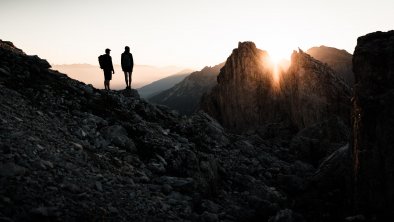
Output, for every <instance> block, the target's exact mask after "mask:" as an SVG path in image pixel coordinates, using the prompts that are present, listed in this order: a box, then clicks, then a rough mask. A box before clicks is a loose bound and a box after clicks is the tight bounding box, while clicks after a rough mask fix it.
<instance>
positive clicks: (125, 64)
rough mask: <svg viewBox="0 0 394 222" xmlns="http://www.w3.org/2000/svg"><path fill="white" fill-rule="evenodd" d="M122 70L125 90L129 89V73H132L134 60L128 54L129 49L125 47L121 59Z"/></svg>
mask: <svg viewBox="0 0 394 222" xmlns="http://www.w3.org/2000/svg"><path fill="white" fill-rule="evenodd" d="M121 63H122V70H123V72H124V80H125V82H126V89H131V87H130V86H131V73H132V72H133V67H134V60H133V55H132V54H131V53H130V48H129V47H128V46H126V47H125V48H124V52H123V53H122V57H121Z"/></svg>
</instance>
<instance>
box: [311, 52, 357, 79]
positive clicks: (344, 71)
mask: <svg viewBox="0 0 394 222" xmlns="http://www.w3.org/2000/svg"><path fill="white" fill-rule="evenodd" d="M306 53H308V54H309V55H311V56H312V57H313V58H315V59H317V60H319V61H321V62H323V63H326V64H327V65H328V66H330V67H331V68H332V69H333V70H334V71H335V72H336V74H337V76H338V77H340V78H341V79H343V80H344V81H345V83H346V84H347V85H348V86H350V87H352V86H353V84H354V74H353V70H352V59H353V55H352V54H350V53H349V52H347V51H346V50H343V49H342V50H340V49H337V48H334V47H327V46H324V45H322V46H319V47H312V48H310V49H308V50H307V51H306Z"/></svg>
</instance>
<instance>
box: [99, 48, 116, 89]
mask: <svg viewBox="0 0 394 222" xmlns="http://www.w3.org/2000/svg"><path fill="white" fill-rule="evenodd" d="M110 51H111V49H106V50H105V54H104V55H101V56H99V57H98V59H99V64H100V68H101V69H102V70H103V71H104V87H105V89H106V90H110V88H109V81H111V79H112V74H115V71H114V66H113V65H112V58H111V56H110V55H109V53H110Z"/></svg>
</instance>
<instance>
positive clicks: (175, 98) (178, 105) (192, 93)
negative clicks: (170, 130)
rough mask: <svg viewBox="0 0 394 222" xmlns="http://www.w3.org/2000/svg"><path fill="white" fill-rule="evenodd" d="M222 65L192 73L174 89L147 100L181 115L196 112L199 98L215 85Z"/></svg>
mask: <svg viewBox="0 0 394 222" xmlns="http://www.w3.org/2000/svg"><path fill="white" fill-rule="evenodd" d="M223 65H224V63H221V64H218V65H216V66H213V67H208V66H207V67H205V68H203V69H202V70H201V71H197V72H193V73H192V74H190V75H189V76H187V77H186V78H185V79H184V80H182V81H181V82H180V83H178V84H176V85H175V86H174V87H172V88H170V89H168V90H165V91H163V92H161V93H159V94H157V95H155V96H152V97H151V98H149V101H150V102H152V103H155V104H161V105H166V106H168V107H170V108H172V109H174V110H177V111H178V112H179V113H181V114H186V115H190V114H192V113H194V112H195V111H197V110H198V107H199V102H200V99H201V96H202V95H203V94H204V93H206V92H209V91H210V90H211V89H212V87H214V86H215V85H216V77H217V76H218V74H219V71H220V69H221V68H222V67H223Z"/></svg>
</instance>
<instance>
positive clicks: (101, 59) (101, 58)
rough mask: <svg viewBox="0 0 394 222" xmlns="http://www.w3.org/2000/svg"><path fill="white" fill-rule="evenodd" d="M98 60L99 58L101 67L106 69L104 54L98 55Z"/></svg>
mask: <svg viewBox="0 0 394 222" xmlns="http://www.w3.org/2000/svg"><path fill="white" fill-rule="evenodd" d="M98 60H99V64H100V68H101V69H104V66H105V64H104V63H105V61H104V60H105V58H104V55H101V56H99V57H98Z"/></svg>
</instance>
